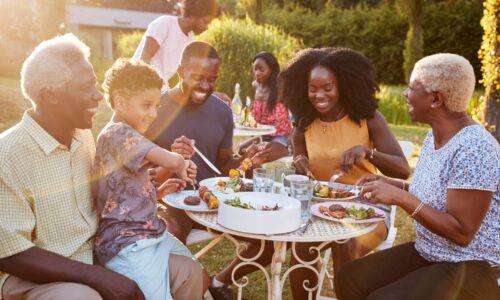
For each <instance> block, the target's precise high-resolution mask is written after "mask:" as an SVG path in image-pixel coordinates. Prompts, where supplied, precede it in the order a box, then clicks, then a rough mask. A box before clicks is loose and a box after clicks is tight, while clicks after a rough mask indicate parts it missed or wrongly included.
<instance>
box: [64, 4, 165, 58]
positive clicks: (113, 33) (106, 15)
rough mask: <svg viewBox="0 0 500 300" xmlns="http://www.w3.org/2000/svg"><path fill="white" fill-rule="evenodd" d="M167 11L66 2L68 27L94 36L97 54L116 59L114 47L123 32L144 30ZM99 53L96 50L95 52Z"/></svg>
mask: <svg viewBox="0 0 500 300" xmlns="http://www.w3.org/2000/svg"><path fill="white" fill-rule="evenodd" d="M164 14H165V13H158V12H148V11H139V10H129V9H119V8H109V7H103V6H85V5H78V4H67V5H66V27H67V30H68V31H69V32H73V33H74V34H76V35H81V34H87V35H89V36H92V37H93V38H94V39H95V42H96V44H97V49H94V54H96V55H97V56H99V57H101V58H104V59H106V60H112V59H113V49H115V47H114V46H115V45H116V42H117V40H118V37H119V35H120V34H121V33H126V32H132V31H134V30H140V31H145V30H146V28H147V27H148V25H149V23H150V22H151V21H153V20H154V19H156V18H158V17H159V16H162V15H164ZM96 52H97V53H96Z"/></svg>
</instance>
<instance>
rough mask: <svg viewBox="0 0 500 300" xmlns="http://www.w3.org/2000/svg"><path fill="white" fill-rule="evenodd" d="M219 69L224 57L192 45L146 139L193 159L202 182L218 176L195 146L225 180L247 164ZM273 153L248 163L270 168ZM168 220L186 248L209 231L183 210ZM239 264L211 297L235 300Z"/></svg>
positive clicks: (258, 154) (262, 149) (253, 247)
mask: <svg viewBox="0 0 500 300" xmlns="http://www.w3.org/2000/svg"><path fill="white" fill-rule="evenodd" d="M219 65H220V58H219V55H218V54H217V51H216V50H215V49H214V48H213V47H212V46H210V45H209V44H207V43H204V42H192V43H190V44H189V45H187V46H186V48H185V49H184V51H183V53H182V58H181V63H180V65H179V67H178V69H177V73H178V75H179V79H180V80H179V84H178V85H177V86H176V87H174V88H173V89H171V90H169V91H168V92H167V93H165V94H164V95H163V96H162V103H161V106H160V109H159V111H158V117H157V118H156V120H155V121H154V122H153V124H152V125H151V126H150V128H149V130H148V132H147V133H146V135H147V136H148V137H149V138H150V139H152V140H153V141H154V142H155V143H157V144H158V145H159V146H161V147H163V148H166V149H169V150H171V151H174V152H177V153H179V154H181V155H183V156H184V158H186V159H188V158H190V159H192V160H193V161H194V162H195V163H196V165H197V166H198V175H197V179H198V180H203V179H205V178H209V177H213V176H214V171H212V170H211V169H210V167H208V165H207V164H206V163H205V162H204V161H203V160H201V158H200V157H199V156H198V155H193V154H194V149H193V145H194V143H196V147H197V148H198V149H199V150H200V152H202V153H203V154H204V155H205V156H206V157H207V158H208V159H209V160H210V161H211V162H212V163H214V164H215V165H216V166H217V168H218V169H219V170H220V171H221V172H222V174H225V175H227V174H228V172H229V170H230V169H232V168H236V167H238V166H239V164H240V163H241V161H242V160H243V159H244V157H241V158H234V157H233V141H232V140H233V126H234V125H233V116H232V112H231V109H230V108H229V107H228V106H227V104H225V103H224V102H222V100H220V99H219V98H217V97H215V96H213V95H212V93H213V91H214V88H215V83H216V81H217V74H218V70H219ZM270 151H271V147H270V145H269V144H267V145H261V146H258V147H257V146H255V147H253V148H251V149H249V150H248V151H247V152H246V153H245V157H249V158H251V159H252V161H253V164H254V166H259V165H260V164H262V163H264V162H266V159H267V158H268V156H269V153H270ZM159 177H161V176H159ZM159 181H161V178H159ZM165 217H166V219H167V223H168V226H167V229H168V231H169V232H170V233H172V234H173V235H175V236H176V237H177V238H179V239H180V240H181V241H182V242H184V243H185V242H186V237H187V235H188V234H189V232H190V231H191V229H192V228H193V227H196V228H203V229H204V227H203V226H201V225H200V224H195V223H194V222H193V221H192V220H191V219H190V218H189V217H188V216H187V215H186V213H185V212H184V211H183V210H179V209H175V208H172V207H169V208H168V210H167V215H166V216H165ZM249 242H250V243H251V244H250V246H249V248H248V250H246V251H244V252H243V253H242V255H243V256H245V257H253V256H255V255H256V254H257V253H258V250H259V249H260V243H259V242H258V241H253V240H250V241H249ZM271 254H272V245H271V247H266V254H265V255H262V256H261V257H263V259H264V262H263V263H264V264H268V263H269V262H270V258H271ZM268 260H269V261H268ZM238 262H239V260H238V259H235V261H233V263H232V264H231V265H230V266H228V267H227V268H226V269H225V270H223V271H222V272H221V273H219V274H218V275H217V276H216V277H215V278H214V279H213V280H212V283H211V286H210V292H211V293H212V296H213V297H214V298H215V299H216V300H218V299H233V295H232V292H231V289H229V288H228V286H227V284H229V283H230V282H231V273H232V270H233V269H234V266H235V265H236V264H237V263H238ZM261 263H262V262H261ZM253 270H255V268H253V269H252V268H249V269H245V268H239V269H238V272H237V273H236V277H240V276H243V275H245V274H247V273H249V272H251V271H253Z"/></svg>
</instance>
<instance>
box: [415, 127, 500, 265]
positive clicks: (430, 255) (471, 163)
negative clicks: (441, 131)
mask: <svg viewBox="0 0 500 300" xmlns="http://www.w3.org/2000/svg"><path fill="white" fill-rule="evenodd" d="M449 189H466V190H467V189H469V190H470V189H473V190H481V191H491V192H493V197H492V199H491V204H490V207H489V209H488V211H487V212H486V215H485V217H484V219H483V222H482V224H481V226H480V227H479V230H478V232H477V233H476V235H475V237H474V239H473V240H472V241H471V242H470V244H469V245H467V246H466V247H462V246H459V245H457V244H455V243H453V242H452V241H450V240H448V239H446V238H444V237H441V236H439V235H437V234H435V233H433V232H431V231H430V230H428V229H427V228H426V227H424V226H422V225H421V224H420V223H418V222H417V224H416V231H417V239H416V242H415V248H416V249H417V251H418V252H419V253H420V255H422V256H423V257H424V258H425V259H427V260H429V261H438V262H443V261H444V262H460V261H467V260H481V261H487V262H489V263H490V264H498V263H500V243H499V242H498V241H500V222H499V220H500V146H499V145H498V142H497V141H496V140H495V139H494V138H493V136H492V135H491V134H490V133H489V132H487V131H486V129H484V128H483V127H482V126H481V125H472V126H468V127H465V128H463V129H462V130H461V131H459V132H458V133H457V134H455V136H453V138H451V139H450V140H449V141H448V143H446V145H444V146H443V147H441V148H440V149H437V150H436V149H435V147H434V136H433V134H432V131H430V132H429V133H428V134H427V137H426V138H425V140H424V143H423V145H422V151H421V153H420V158H419V160H418V163H417V166H416V168H415V172H414V173H413V179H412V182H411V185H410V193H412V194H413V195H415V196H416V197H417V198H419V199H420V200H422V201H423V202H424V203H425V204H426V205H428V206H430V207H432V208H434V209H437V210H439V211H442V212H445V211H446V210H447V204H446V203H447V200H448V198H447V192H448V190H449ZM474 200H475V199H469V201H472V202H473V201H474Z"/></svg>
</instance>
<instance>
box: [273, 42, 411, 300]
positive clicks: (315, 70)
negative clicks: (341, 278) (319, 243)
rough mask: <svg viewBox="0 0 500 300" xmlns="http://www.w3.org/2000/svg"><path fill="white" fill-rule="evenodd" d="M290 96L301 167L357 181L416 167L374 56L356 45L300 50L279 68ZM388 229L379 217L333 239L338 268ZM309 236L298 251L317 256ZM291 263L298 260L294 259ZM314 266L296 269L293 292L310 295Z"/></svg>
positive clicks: (325, 178)
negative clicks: (370, 226)
mask: <svg viewBox="0 0 500 300" xmlns="http://www.w3.org/2000/svg"><path fill="white" fill-rule="evenodd" d="M281 79H282V84H283V86H282V88H283V95H284V100H285V104H286V105H287V107H288V108H289V109H290V110H291V112H292V114H293V116H294V119H295V121H294V131H293V134H292V136H293V138H292V142H293V154H294V166H295V168H296V169H297V171H298V172H299V173H302V174H306V175H313V176H314V177H316V178H317V179H318V180H320V181H328V180H329V179H330V177H331V176H332V175H334V174H336V173H338V172H339V171H342V172H343V173H344V175H343V176H341V177H340V178H339V180H338V182H342V183H346V184H354V183H355V182H356V181H357V180H358V179H359V178H361V177H362V176H364V175H367V174H374V173H376V172H377V169H378V170H380V171H381V172H382V173H383V174H386V175H388V176H391V177H397V178H408V176H409V173H410V170H409V166H408V163H407V161H406V159H405V157H404V154H403V152H402V150H401V147H400V146H399V144H398V142H397V140H396V138H395V137H394V135H393V134H392V133H391V131H390V129H389V126H388V125H387V122H386V121H385V119H384V117H383V116H382V114H380V112H378V111H377V106H378V105H377V100H376V99H375V93H376V91H378V88H379V87H378V84H377V82H376V80H375V70H374V67H373V65H372V63H371V62H370V61H369V60H368V59H367V58H366V57H364V56H363V55H361V54H359V53H358V52H356V51H353V50H350V49H340V48H339V49H336V48H325V49H307V50H303V51H301V52H299V53H298V54H297V55H296V56H295V57H294V58H293V59H292V60H291V61H290V62H289V63H288V65H287V66H286V67H285V69H284V70H283V72H282V73H281ZM386 236H387V225H386V224H384V223H380V224H379V226H378V227H377V228H376V229H375V230H374V231H372V232H371V233H369V234H366V235H363V236H361V237H358V238H355V239H351V240H349V242H347V243H345V244H337V243H332V254H333V263H334V271H335V272H336V271H337V270H338V268H339V267H340V265H342V264H343V263H345V262H346V261H349V260H351V259H354V258H358V257H361V256H363V255H365V254H366V253H368V252H370V251H372V250H373V249H374V248H376V247H377V246H378V245H379V244H380V243H381V242H382V241H383V240H384V239H385V237H386ZM310 246H311V244H300V246H298V247H297V250H298V251H297V252H298V255H299V257H301V258H302V259H307V260H311V259H313V258H314V257H315V255H314V253H310V252H309V247H310ZM292 263H296V261H294V259H293V260H292ZM314 277H315V276H314V275H313V273H312V271H310V270H304V269H302V270H301V271H300V272H292V273H291V274H290V278H291V280H292V292H293V295H294V298H295V299H305V298H306V297H307V296H306V295H305V293H306V291H305V290H304V289H303V288H302V282H303V281H304V280H305V279H308V280H309V281H310V282H315V278H314Z"/></svg>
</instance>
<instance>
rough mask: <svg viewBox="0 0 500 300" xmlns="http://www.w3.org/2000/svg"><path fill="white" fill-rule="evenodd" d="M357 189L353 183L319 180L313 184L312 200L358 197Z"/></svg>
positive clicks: (340, 199)
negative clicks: (331, 182)
mask: <svg viewBox="0 0 500 300" xmlns="http://www.w3.org/2000/svg"><path fill="white" fill-rule="evenodd" d="M358 195H359V190H358V189H357V188H356V186H354V185H348V184H340V183H333V184H330V183H328V182H326V181H320V182H319V183H318V184H316V185H315V186H314V190H313V200H316V201H346V200H352V199H355V198H356V197H358Z"/></svg>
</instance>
